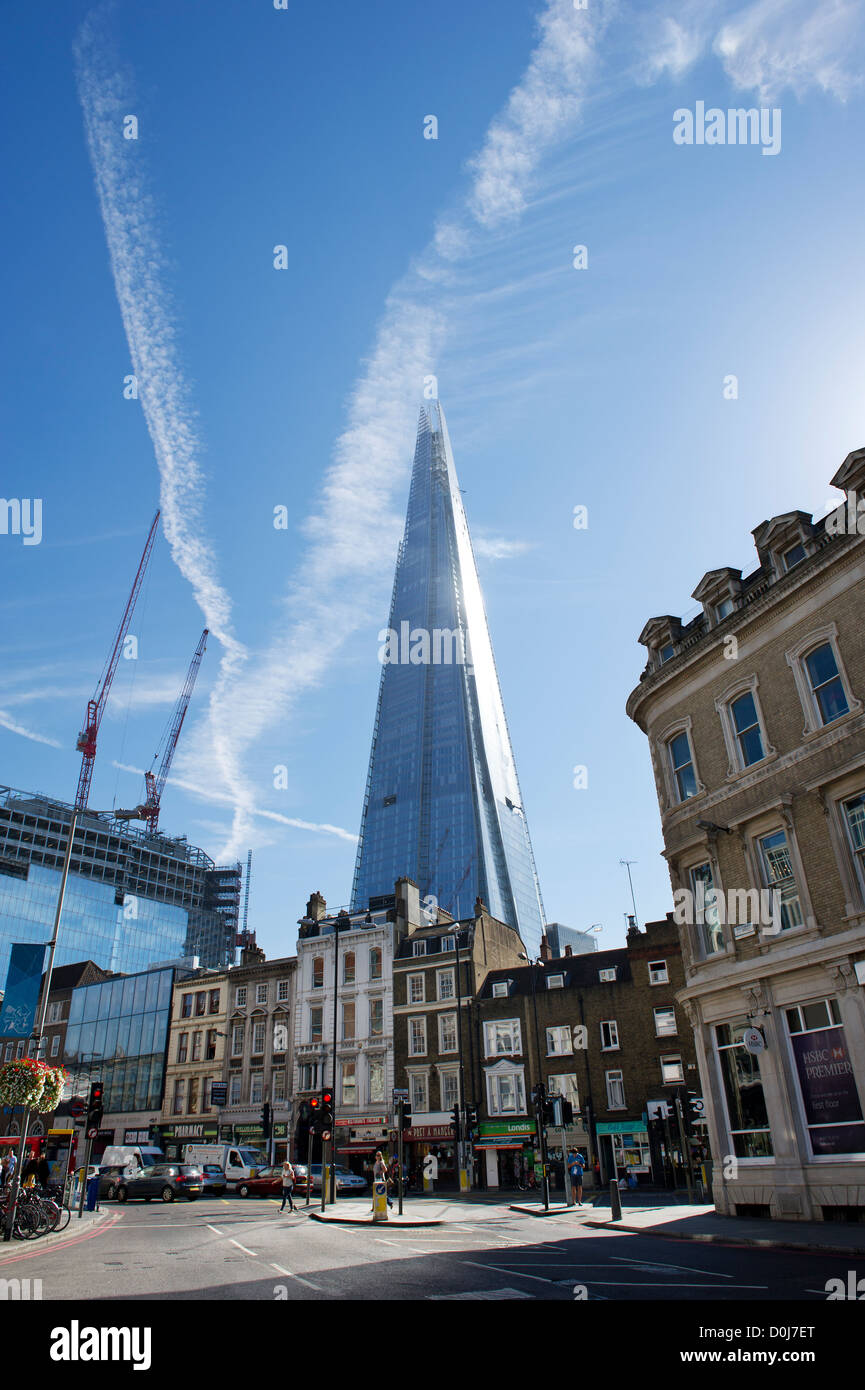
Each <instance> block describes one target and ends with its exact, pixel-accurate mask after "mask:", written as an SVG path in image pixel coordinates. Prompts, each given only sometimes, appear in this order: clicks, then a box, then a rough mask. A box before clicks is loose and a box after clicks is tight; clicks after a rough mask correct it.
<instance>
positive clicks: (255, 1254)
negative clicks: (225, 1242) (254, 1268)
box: [228, 1236, 258, 1260]
mask: <svg viewBox="0 0 865 1390" xmlns="http://www.w3.org/2000/svg"><path fill="white" fill-rule="evenodd" d="M228 1239H229V1240H230V1241H231V1243H232V1245H236V1246H237V1248H238V1250H242V1251H243V1253H244V1255H252V1256H253V1257H254V1258H255V1259H256V1260H257V1259H258V1255H257V1253H256V1251H255V1250H247V1248H246V1246H245V1245H241V1243H240V1241H239V1240H235V1239H234V1236H229V1237H228Z"/></svg>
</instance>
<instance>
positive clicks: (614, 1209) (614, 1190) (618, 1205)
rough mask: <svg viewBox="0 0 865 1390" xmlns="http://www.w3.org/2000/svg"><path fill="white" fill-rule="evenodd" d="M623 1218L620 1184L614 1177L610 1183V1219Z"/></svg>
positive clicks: (618, 1219)
mask: <svg viewBox="0 0 865 1390" xmlns="http://www.w3.org/2000/svg"><path fill="white" fill-rule="evenodd" d="M621 1219H622V1199H621V1197H620V1196H619V1184H618V1183H617V1182H616V1181H615V1179H613V1181H612V1182H611V1183H610V1220H611V1221H621Z"/></svg>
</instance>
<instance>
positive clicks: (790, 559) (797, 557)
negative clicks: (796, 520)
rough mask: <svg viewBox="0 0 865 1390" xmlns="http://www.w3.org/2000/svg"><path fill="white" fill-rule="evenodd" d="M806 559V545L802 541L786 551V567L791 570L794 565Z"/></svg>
mask: <svg viewBox="0 0 865 1390" xmlns="http://www.w3.org/2000/svg"><path fill="white" fill-rule="evenodd" d="M804 559H805V547H804V545H803V544H802V542H801V541H798V542H797V544H796V545H791V546H790V549H789V550H785V551H784V568H785V569H786V570H791V569H792V568H793V566H794V565H798V564H800V563H801V562H802V560H804Z"/></svg>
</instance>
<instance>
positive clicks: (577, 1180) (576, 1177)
mask: <svg viewBox="0 0 865 1390" xmlns="http://www.w3.org/2000/svg"><path fill="white" fill-rule="evenodd" d="M585 1166H586V1163H585V1159H584V1158H583V1155H582V1154H581V1153H577V1152H576V1151H575V1150H574V1149H571V1152H570V1153H569V1154H568V1171H569V1172H570V1175H571V1182H572V1183H573V1184H574V1199H575V1201H576V1203H577V1206H578V1207H581V1206H582V1205H583V1169H584V1168H585Z"/></svg>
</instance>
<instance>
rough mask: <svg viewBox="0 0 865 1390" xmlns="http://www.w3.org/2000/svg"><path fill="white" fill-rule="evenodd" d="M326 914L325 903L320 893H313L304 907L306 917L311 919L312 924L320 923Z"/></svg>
mask: <svg viewBox="0 0 865 1390" xmlns="http://www.w3.org/2000/svg"><path fill="white" fill-rule="evenodd" d="M326 912H327V903H326V902H325V900H324V898H323V897H322V896H321V894H320V893H313V895H312V897H311V898H310V900H309V902H308V903H307V905H306V915H307V917H311V918H312V920H313V922H320V921H321V919H322V918H323V917H324V915H325V913H326Z"/></svg>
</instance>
